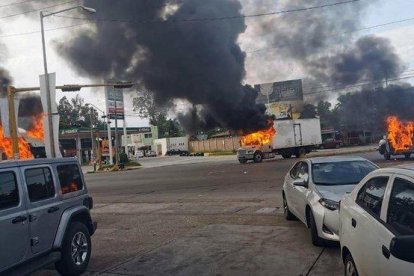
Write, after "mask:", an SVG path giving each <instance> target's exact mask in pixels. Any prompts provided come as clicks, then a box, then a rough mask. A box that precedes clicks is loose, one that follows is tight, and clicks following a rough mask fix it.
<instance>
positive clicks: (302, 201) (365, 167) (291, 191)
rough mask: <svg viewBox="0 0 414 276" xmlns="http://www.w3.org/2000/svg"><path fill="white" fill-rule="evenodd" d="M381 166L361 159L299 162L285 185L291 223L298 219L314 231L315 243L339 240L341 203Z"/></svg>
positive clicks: (334, 158)
mask: <svg viewBox="0 0 414 276" xmlns="http://www.w3.org/2000/svg"><path fill="white" fill-rule="evenodd" d="M377 168H378V167H377V166H376V165H375V164H373V163H372V162H370V161H368V160H366V159H364V158H361V157H320V158H310V159H305V160H302V161H299V162H297V163H296V164H295V165H294V166H293V168H292V169H291V170H290V171H289V172H288V173H287V175H286V177H285V181H284V184H283V193H282V196H283V207H284V214H285V218H286V219H287V220H292V219H295V218H298V219H299V220H300V221H302V222H303V223H304V224H305V225H306V226H307V227H308V228H310V232H311V237H312V243H313V244H314V245H316V246H322V245H324V243H325V240H331V241H339V236H338V231H339V214H338V207H339V201H340V200H341V199H342V197H343V196H344V195H345V193H349V192H351V191H352V189H353V188H354V187H355V185H356V184H358V183H359V181H360V180H361V179H362V178H364V177H365V176H366V175H367V174H368V173H370V172H371V171H373V170H375V169H377Z"/></svg>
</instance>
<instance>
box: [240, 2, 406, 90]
mask: <svg viewBox="0 0 414 276" xmlns="http://www.w3.org/2000/svg"><path fill="white" fill-rule="evenodd" d="M242 2H243V4H244V5H243V6H244V12H246V13H254V12H263V10H271V9H277V10H289V9H297V8H303V7H306V6H318V5H324V4H327V1H325V0H318V1H312V3H311V4H310V3H309V4H307V3H306V1H303V0H290V1H276V2H275V1H273V0H261V1H249V0H242ZM334 2H336V1H331V2H330V3H334ZM338 2H339V1H338ZM375 4H378V1H358V2H353V3H348V4H343V5H338V6H333V7H326V8H322V9H318V10H313V11H305V12H297V13H289V14H285V15H281V16H278V17H269V18H265V19H263V20H255V21H253V20H251V21H249V28H248V29H247V31H246V33H245V34H244V35H243V36H242V37H241V43H242V45H243V46H244V48H247V49H255V48H259V49H260V48H262V49H265V50H263V51H257V52H253V53H251V54H250V55H249V56H248V57H249V58H248V60H247V68H248V71H249V72H254V73H253V74H252V75H250V76H249V78H251V79H259V80H261V79H264V80H271V79H272V78H275V76H278V77H279V78H280V80H283V79H286V78H289V77H292V76H291V75H290V73H291V72H292V68H291V67H294V68H295V72H294V73H295V74H296V76H293V77H298V76H297V75H299V76H300V75H301V76H302V77H307V78H308V82H311V85H310V86H315V85H316V86H318V84H319V86H320V84H328V85H342V86H344V85H350V84H355V83H357V82H360V81H377V80H383V79H386V78H387V77H388V78H390V77H393V76H397V75H398V74H399V73H400V72H401V70H402V66H401V61H400V60H399V58H398V57H397V55H396V54H395V53H394V49H393V48H392V47H391V45H390V42H389V41H388V40H387V39H383V38H377V37H373V36H367V37H362V38H360V39H358V40H357V41H355V37H356V36H357V35H360V34H361V33H360V32H356V31H357V30H358V29H360V28H361V27H362V25H361V19H362V17H363V16H364V15H366V11H367V8H368V7H369V6H372V5H375ZM255 38H256V39H255ZM254 44H258V45H264V46H263V47H257V46H256V47H255V45H254ZM266 49H267V50H266ZM278 60H283V63H282V64H280V63H278V62H277V61H278ZM261 68H264V69H261Z"/></svg>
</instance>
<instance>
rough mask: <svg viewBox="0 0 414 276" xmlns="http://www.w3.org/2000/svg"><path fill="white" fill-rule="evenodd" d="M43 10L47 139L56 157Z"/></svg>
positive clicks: (51, 151) (41, 13)
mask: <svg viewBox="0 0 414 276" xmlns="http://www.w3.org/2000/svg"><path fill="white" fill-rule="evenodd" d="M44 17H45V16H44V14H43V11H41V12H40V27H41V32H42V48H43V66H44V70H45V82H46V98H47V110H46V116H47V118H48V120H47V122H48V127H49V141H50V154H51V157H52V158H55V157H56V149H55V136H54V133H53V116H52V115H53V114H52V113H53V112H52V101H51V99H50V84H49V73H48V70H47V57H46V43H45V30H44V26H43V18H44Z"/></svg>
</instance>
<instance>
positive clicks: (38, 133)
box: [27, 113, 45, 141]
mask: <svg viewBox="0 0 414 276" xmlns="http://www.w3.org/2000/svg"><path fill="white" fill-rule="evenodd" d="M27 136H29V137H30V138H36V139H38V140H42V141H44V140H45V132H44V128H43V113H40V114H38V115H35V116H33V125H32V128H31V129H29V130H27Z"/></svg>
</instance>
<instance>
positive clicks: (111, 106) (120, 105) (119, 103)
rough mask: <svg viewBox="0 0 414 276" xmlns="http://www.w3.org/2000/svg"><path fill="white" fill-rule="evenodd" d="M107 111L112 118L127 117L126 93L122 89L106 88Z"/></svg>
mask: <svg viewBox="0 0 414 276" xmlns="http://www.w3.org/2000/svg"><path fill="white" fill-rule="evenodd" d="M105 96H106V97H105V98H106V111H107V114H108V115H109V118H110V119H115V117H117V119H121V120H123V119H124V118H125V108H124V94H123V90H122V89H117V88H114V87H107V88H106V90H105Z"/></svg>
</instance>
